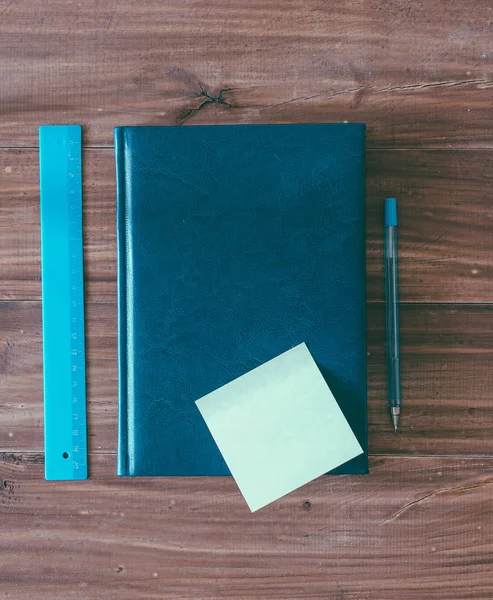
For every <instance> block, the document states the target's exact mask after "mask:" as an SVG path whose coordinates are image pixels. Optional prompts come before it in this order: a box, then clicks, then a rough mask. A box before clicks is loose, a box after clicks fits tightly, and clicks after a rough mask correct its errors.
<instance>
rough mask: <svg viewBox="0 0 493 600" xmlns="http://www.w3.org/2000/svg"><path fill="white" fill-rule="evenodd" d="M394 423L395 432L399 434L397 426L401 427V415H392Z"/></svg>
mask: <svg viewBox="0 0 493 600" xmlns="http://www.w3.org/2000/svg"><path fill="white" fill-rule="evenodd" d="M392 423H393V425H394V432H395V433H397V426H398V425H399V415H392Z"/></svg>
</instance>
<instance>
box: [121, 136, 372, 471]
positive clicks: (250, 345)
mask: <svg viewBox="0 0 493 600" xmlns="http://www.w3.org/2000/svg"><path fill="white" fill-rule="evenodd" d="M115 147H116V164H117V220H118V223H117V229H118V296H119V325H118V326H119V331H118V334H119V443H118V474H119V475H227V474H229V471H228V468H227V466H226V464H225V463H224V461H223V459H222V457H221V454H220V453H219V450H218V449H217V446H216V444H215V442H214V440H213V438H212V436H211V434H210V433H209V431H208V429H207V427H206V425H205V423H204V421H203V419H202V417H201V415H200V413H199V411H198V409H197V408H196V405H195V400H198V399H199V398H201V397H202V396H204V395H205V394H208V393H209V392H211V391H213V390H215V389H216V388H218V387H220V386H222V385H224V384H225V383H228V382H229V381H231V380H233V379H235V378H236V377H239V376H240V375H243V374H244V373H246V372H247V371H250V370H251V369H254V368H255V367H257V366H258V365H260V364H262V363H264V362H266V361H268V360H270V359H272V358H274V357H275V356H277V355H279V354H281V353H282V352H285V351H286V350H289V349H290V348H292V347H293V346H296V345H297V344H299V343H301V342H306V344H307V346H308V348H309V350H310V352H311V353H312V355H313V358H314V359H315V361H316V363H317V364H318V366H319V368H320V370H321V372H322V374H323V375H324V377H325V379H326V381H327V383H328V385H329V386H330V388H331V390H332V392H333V394H334V396H335V398H336V400H337V401H338V402H339V404H340V406H341V409H342V410H343V412H344V414H345V416H346V418H347V420H348V421H349V424H350V425H351V427H352V429H353V431H354V433H355V435H356V436H357V438H358V440H359V442H360V444H361V446H362V447H363V448H364V450H365V453H364V454H363V455H360V456H358V457H357V458H355V459H353V460H352V461H350V462H348V463H346V464H345V465H343V466H341V467H339V468H338V469H337V471H335V472H338V473H365V472H367V462H368V460H367V420H366V323H365V166H364V151H365V126H364V125H363V124H312V125H230V126H206V127H204V126H197V127H119V128H117V129H116V130H115Z"/></svg>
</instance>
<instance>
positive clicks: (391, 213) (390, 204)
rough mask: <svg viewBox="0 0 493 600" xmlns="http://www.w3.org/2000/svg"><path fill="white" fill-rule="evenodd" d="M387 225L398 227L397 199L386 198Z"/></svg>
mask: <svg viewBox="0 0 493 600" xmlns="http://www.w3.org/2000/svg"><path fill="white" fill-rule="evenodd" d="M384 224H385V227H397V200H396V199H395V198H386V199H385V223H384Z"/></svg>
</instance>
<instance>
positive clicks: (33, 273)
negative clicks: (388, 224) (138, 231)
mask: <svg viewBox="0 0 493 600" xmlns="http://www.w3.org/2000/svg"><path fill="white" fill-rule="evenodd" d="M367 163H368V178H367V189H368V201H367V204H368V226H367V235H368V244H367V257H368V258H367V272H368V299H369V300H370V301H375V300H382V299H383V271H382V266H383V258H382V252H383V223H382V206H383V204H382V202H383V198H384V197H385V196H386V195H394V194H395V195H397V196H399V199H400V204H399V213H400V222H401V225H402V226H401V229H400V246H399V248H400V255H401V261H400V274H401V280H400V283H401V299H402V300H403V301H407V302H491V301H492V299H493V263H492V260H491V257H492V256H493V235H492V233H493V210H492V208H491V202H490V196H489V190H491V189H492V188H493V152H491V151H470V150H468V151H447V152H445V151H423V150H418V151H399V152H397V151H381V150H377V151H369V152H368V154H367ZM84 182H85V186H84V224H85V238H84V244H85V260H86V265H85V266H86V277H87V280H88V285H87V295H88V298H89V299H90V300H96V301H100V300H106V301H108V300H110V301H114V299H115V296H116V283H115V278H116V262H115V261H116V249H115V244H116V236H115V174H114V160H113V152H112V150H88V151H87V152H85V154H84ZM39 244H40V242H39V185H38V155H37V152H35V151H32V150H3V151H0V282H1V285H0V299H6V300H10V299H18V300H37V299H39V298H40V294H41V285H40V262H39V261H40V259H39V252H40V247H39Z"/></svg>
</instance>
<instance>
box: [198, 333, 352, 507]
mask: <svg viewBox="0 0 493 600" xmlns="http://www.w3.org/2000/svg"><path fill="white" fill-rule="evenodd" d="M196 404H197V407H198V409H199V410H200V413H201V414H202V416H203V418H204V420H205V422H206V423H207V427H208V428H209V430H210V432H211V434H212V436H213V437H214V440H215V441H216V444H217V445H218V447H219V450H220V451H221V453H222V455H223V457H224V460H225V461H226V464H227V465H228V467H229V469H230V471H231V473H232V474H233V477H234V478H235V480H236V483H237V484H238V487H239V488H240V491H241V493H242V494H243V496H244V498H245V500H246V502H247V504H248V506H249V507H250V509H251V510H252V512H253V511H255V510H258V509H259V508H262V507H263V506H265V505H266V504H269V503H270V502H273V501H274V500H277V499H278V498H280V497H282V496H284V495H285V494H287V493H289V492H291V491H293V490H295V489H297V488H299V487H300V486H302V485H304V484H305V483H308V482H309V481H312V480H313V479H315V478H316V477H319V476H320V475H323V474H324V473H326V472H327V471H330V470H331V469H334V468H335V467H338V466H339V465H341V464H343V463H345V462H347V461H348V460H350V459H352V458H354V457H355V456H358V455H359V454H361V453H362V452H363V450H362V448H361V446H360V445H359V443H358V440H357V439H356V437H355V435H354V434H353V432H352V430H351V428H350V427H349V424H348V422H347V421H346V418H345V417H344V415H343V414H342V412H341V409H340V408H339V405H338V404H337V402H336V400H335V398H334V396H333V395H332V392H331V391H330V389H329V387H328V386H327V383H326V382H325V379H324V378H323V377H322V374H321V373H320V371H319V369H318V367H317V365H316V364H315V361H314V360H313V358H312V356H311V354H310V352H309V351H308V348H307V347H306V345H305V344H300V345H299V346H296V347H295V348H292V349H291V350H288V351H287V352H285V353H284V354H281V355H279V356H277V357H276V358H274V359H272V360H270V361H269V362H267V363H265V364H263V365H260V366H259V367H257V368H256V369H253V371H250V372H249V373H246V374H245V375H243V376H241V377H238V379H235V380H234V381H231V382H230V383H228V384H226V385H224V386H223V387H221V388H219V389H217V390H215V391H214V392H211V393H210V394H207V396H204V397H203V398H201V399H200V400H197V402H196Z"/></svg>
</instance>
